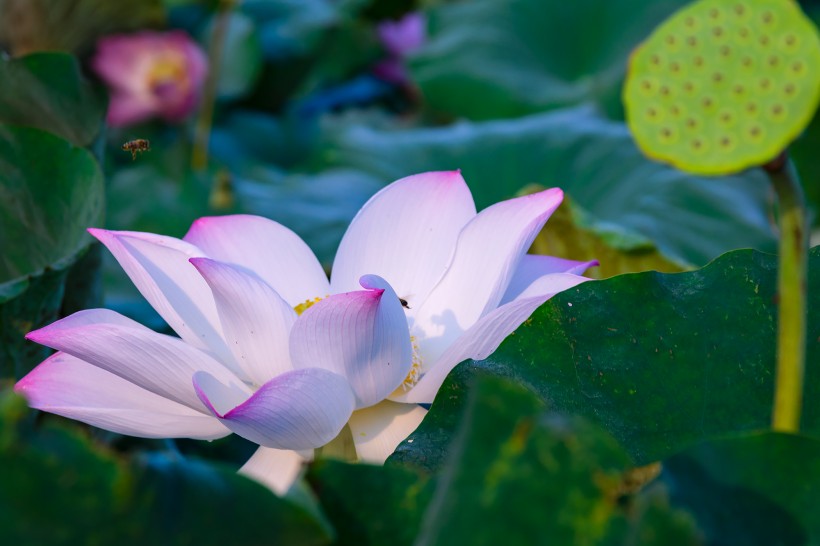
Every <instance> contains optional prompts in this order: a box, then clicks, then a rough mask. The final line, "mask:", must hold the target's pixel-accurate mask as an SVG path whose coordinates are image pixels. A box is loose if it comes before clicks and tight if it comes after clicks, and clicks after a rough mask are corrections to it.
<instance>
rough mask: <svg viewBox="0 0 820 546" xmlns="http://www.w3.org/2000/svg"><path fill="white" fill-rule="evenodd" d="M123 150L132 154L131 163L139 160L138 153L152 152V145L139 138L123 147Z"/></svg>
mask: <svg viewBox="0 0 820 546" xmlns="http://www.w3.org/2000/svg"><path fill="white" fill-rule="evenodd" d="M122 149H123V150H125V151H126V152H131V161H133V160H135V159H137V152H139V153H142V152H148V151H150V150H151V143H150V142H148V140H147V139H145V138H138V139H136V140H129V141H128V142H126V143H125V144H123V145H122Z"/></svg>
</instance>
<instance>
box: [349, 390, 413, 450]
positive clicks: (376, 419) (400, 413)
mask: <svg viewBox="0 0 820 546" xmlns="http://www.w3.org/2000/svg"><path fill="white" fill-rule="evenodd" d="M425 415H427V410H426V409H424V408H423V407H421V406H419V405H416V404H399V403H396V402H391V401H390V400H383V401H382V402H379V403H378V404H376V405H375V406H370V407H369V408H365V409H361V410H357V411H354V412H353V415H351V416H350V422H349V423H348V425H349V426H350V432H351V434H352V435H353V443H354V444H356V454H357V455H358V456H359V459H361V460H363V461H365V462H368V463H375V464H383V463H384V461H385V460H386V459H387V457H389V456H390V454H391V453H393V451H395V450H396V446H398V445H399V444H400V443H401V442H402V441H403V440H404V439H405V438H407V437H408V436H409V435H410V434H411V433H412V432H413V431H414V430H416V427H418V426H419V423H421V421H422V419H424V416H425Z"/></svg>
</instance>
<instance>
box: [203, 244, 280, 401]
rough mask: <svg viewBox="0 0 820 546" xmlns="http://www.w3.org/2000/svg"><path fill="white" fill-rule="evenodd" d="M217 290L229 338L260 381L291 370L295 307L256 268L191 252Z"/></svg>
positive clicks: (242, 363) (247, 368) (236, 354)
mask: <svg viewBox="0 0 820 546" xmlns="http://www.w3.org/2000/svg"><path fill="white" fill-rule="evenodd" d="M191 263H192V264H193V265H194V267H196V268H197V269H198V270H199V272H200V273H201V274H202V276H203V278H204V279H205V281H206V282H207V283H208V285H209V286H210V287H211V290H212V291H213V295H214V299H215V301H216V307H217V311H218V313H219V318H220V321H221V322H222V330H223V331H224V335H225V340H226V342H227V343H228V346H229V347H230V348H231V350H232V351H233V354H234V357H235V359H236V362H237V364H238V365H239V367H241V368H242V369H243V370H244V371H245V373H246V374H247V376H248V377H249V378H250V379H251V381H253V382H254V383H255V384H257V385H261V384H263V383H265V382H266V381H268V380H269V379H271V378H273V377H276V376H277V375H279V374H280V373H283V372H286V371H288V370H292V369H293V366H292V365H291V363H290V349H289V347H290V343H289V338H290V329H291V327H292V326H293V323H294V322H295V321H296V312H295V311H294V310H293V308H292V307H290V305H288V303H287V302H286V301H285V300H283V299H282V298H281V297H280V296H279V294H277V293H276V291H274V290H273V288H271V287H270V286H268V284H267V283H266V282H265V281H263V280H262V279H260V278H259V277H258V276H257V275H256V274H255V273H253V272H251V271H249V270H247V269H242V268H239V267H237V266H234V265H229V264H224V263H221V262H217V261H214V260H211V259H208V258H191Z"/></svg>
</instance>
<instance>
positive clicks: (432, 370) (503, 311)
mask: <svg viewBox="0 0 820 546" xmlns="http://www.w3.org/2000/svg"><path fill="white" fill-rule="evenodd" d="M551 277H558V278H560V281H561V282H560V283H559V282H556V281H555V279H553V282H552V286H553V287H554V288H555V289H556V290H555V292H552V293H542V294H540V295H537V296H535V297H528V298H519V299H516V300H514V301H512V302H510V303H508V304H506V305H502V306H501V307H499V308H497V309H494V310H493V311H491V312H489V313H488V314H486V315H485V316H483V317H482V318H481V319H479V321H478V322H477V323H475V324H474V325H473V326H472V327H471V328H470V329H469V330H467V331H466V332H464V334H462V335H461V336H460V337H459V338H458V339H456V340H455V341H454V342H453V343H452V344H451V345H450V346H449V347H448V348H447V350H446V351H444V353H443V354H442V355H441V356H440V357H439V358H438V360H437V361H435V362H434V363H432V365H431V366H429V370H428V371H427V372H426V373H425V374H424V375H423V376H422V378H421V380H420V381H419V382H418V383H417V384H416V385H415V386H414V387H413V388H411V389H410V390H409V391H406V392H404V391H401V390H397V391H396V392H395V393H394V394H393V395H392V396H390V399H391V400H396V401H400V402H414V403H419V404H430V403H432V402H433V399H434V398H435V396H436V393H437V392H438V389H439V387H441V384H442V383H443V382H444V379H445V378H446V377H447V374H449V373H450V371H451V370H452V369H453V368H454V367H455V366H456V365H457V364H458V363H460V362H462V361H464V360H467V359H468V358H472V359H474V360H483V359H485V358H487V357H488V356H490V355H491V354H492V353H493V351H495V350H496V349H497V348H498V346H499V345H500V344H501V342H502V341H504V339H506V338H507V336H508V335H510V334H511V333H512V332H514V331H515V330H516V328H518V327H519V326H520V325H521V323H523V322H524V321H525V320H527V319H528V318H529V317H530V315H532V313H533V311H535V310H536V309H537V308H538V307H539V306H540V305H542V304H543V303H544V302H545V301H547V300H548V299H549V298H550V297H551V296H553V295H555V294H557V293H558V292H561V291H563V290H566V289H568V288H571V287H572V286H575V285H578V284H580V283H582V282H585V281H587V280H589V279H586V278H584V277H580V276H578V275H570V274H569V273H557V274H555V275H551Z"/></svg>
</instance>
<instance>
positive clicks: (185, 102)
mask: <svg viewBox="0 0 820 546" xmlns="http://www.w3.org/2000/svg"><path fill="white" fill-rule="evenodd" d="M91 67H92V68H93V69H94V71H95V72H96V73H97V74H98V75H99V76H100V77H101V78H102V79H103V81H105V83H106V84H107V85H108V87H109V88H110V90H111V103H110V105H109V108H108V123H109V124H111V125H113V126H125V125H131V124H134V123H137V122H140V121H144V120H147V119H149V118H152V117H161V118H163V119H165V120H167V121H171V122H175V121H181V120H182V119H184V118H185V117H186V116H187V115H188V114H190V113H191V112H192V111H193V109H194V108H195V107H196V104H197V100H198V98H199V94H200V91H201V89H200V88H201V86H202V83H203V81H204V80H205V76H206V74H207V68H208V60H207V57H206V56H205V53H204V52H203V51H202V50H201V49H200V48H199V46H198V45H197V44H196V42H194V41H193V40H192V39H191V38H190V37H189V36H188V35H187V34H185V33H184V32H181V31H175V32H166V33H160V32H149V31H144V32H140V33H137V34H123V35H115V36H108V37H105V38H102V39H101V40H100V41H99V42H98V44H97V53H96V55H95V56H94V57H93V58H92V60H91Z"/></svg>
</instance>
